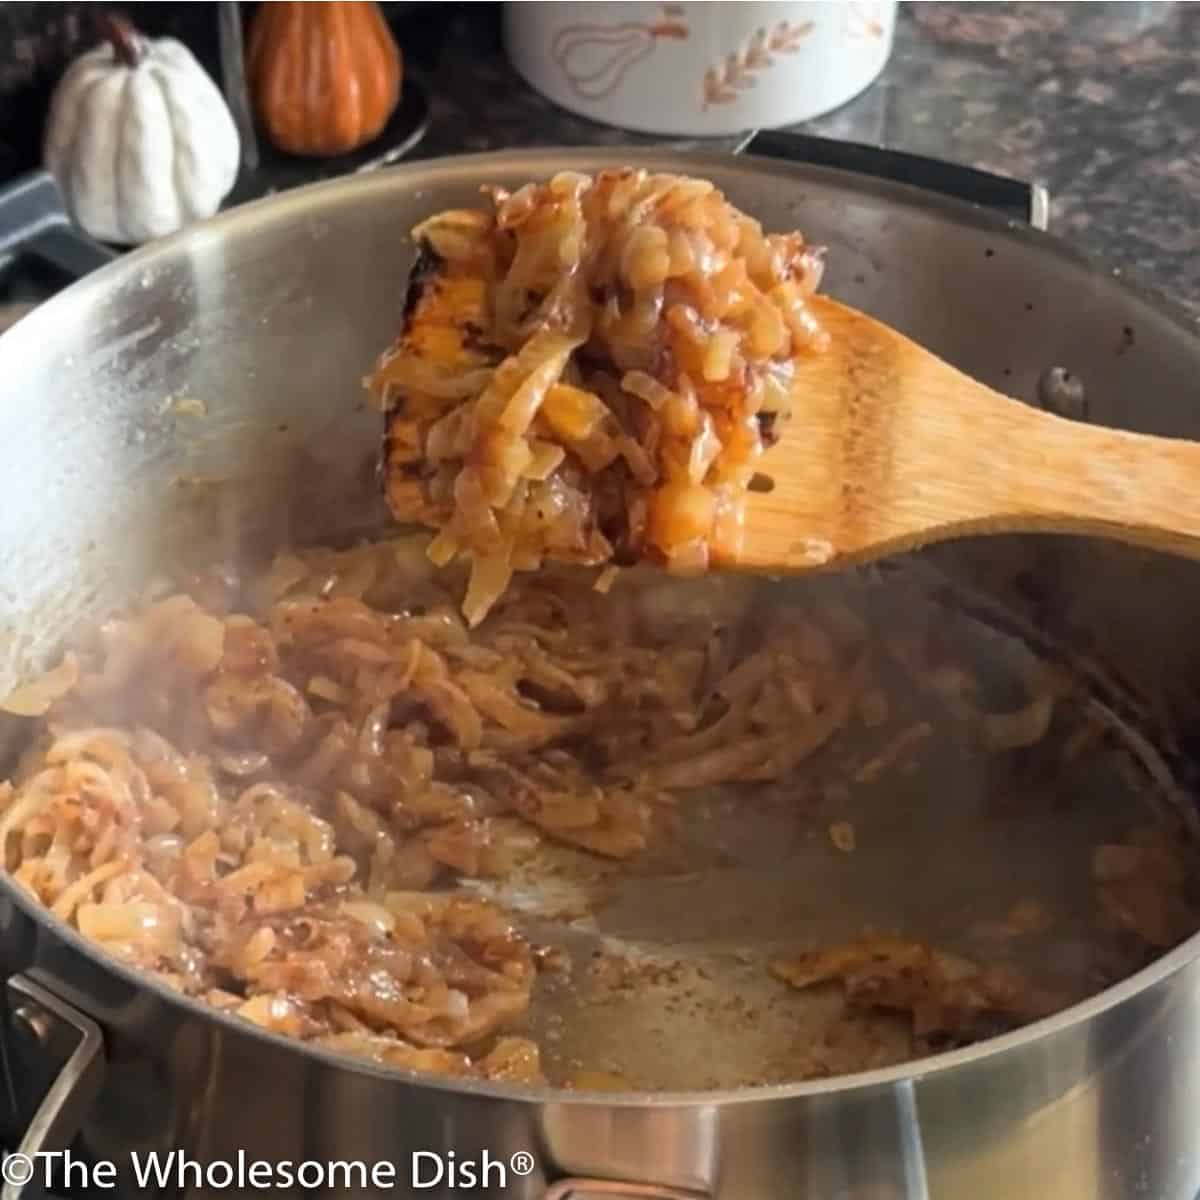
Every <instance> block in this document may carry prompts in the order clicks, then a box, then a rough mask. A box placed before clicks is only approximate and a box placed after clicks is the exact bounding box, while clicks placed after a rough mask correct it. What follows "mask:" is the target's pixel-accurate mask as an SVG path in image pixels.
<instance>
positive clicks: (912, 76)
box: [419, 3, 1200, 319]
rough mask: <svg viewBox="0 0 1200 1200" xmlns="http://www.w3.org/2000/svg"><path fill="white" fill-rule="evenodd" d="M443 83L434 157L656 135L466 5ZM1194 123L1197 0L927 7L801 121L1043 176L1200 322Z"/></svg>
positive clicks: (1090, 240)
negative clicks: (634, 125) (566, 93)
mask: <svg viewBox="0 0 1200 1200" xmlns="http://www.w3.org/2000/svg"><path fill="white" fill-rule="evenodd" d="M431 83H432V88H433V91H434V123H433V128H432V129H431V131H430V135H429V137H428V138H427V140H426V142H425V143H424V144H423V146H422V147H421V150H420V152H419V153H420V154H421V155H428V154H442V153H447V152H450V151H453V150H462V149H464V148H469V149H486V148H490V147H500V146H511V145H535V144H541V145H547V144H560V145H562V144H584V143H597V144H608V145H620V144H621V143H635V144H640V143H644V142H645V141H647V140H650V139H645V138H639V137H635V136H633V135H629V134H623V133H620V132H618V131H614V130H609V129H602V128H600V127H598V126H596V125H593V124H591V123H589V122H587V121H583V120H580V119H578V118H576V117H573V116H571V115H569V114H567V113H564V112H562V111H561V110H558V109H556V108H554V107H553V106H552V105H551V104H549V103H548V102H546V101H544V100H542V99H541V98H540V97H539V96H537V95H535V94H534V93H533V92H531V91H530V90H529V88H528V87H526V86H525V84H524V83H522V82H521V80H520V79H519V78H518V77H517V76H516V75H515V74H514V73H513V71H512V70H511V68H510V67H509V66H508V64H507V62H506V60H505V58H504V55H503V51H502V49H501V46H500V40H499V33H498V24H497V22H496V20H495V18H494V15H493V17H492V19H490V20H481V19H479V17H478V16H477V15H475V14H471V13H469V12H464V13H460V14H459V16H458V17H457V19H456V23H455V25H454V26H453V27H452V29H451V31H450V35H449V36H448V38H447V39H446V41H445V42H444V45H443V48H442V52H441V54H440V56H439V61H438V62H437V65H436V67H434V68H433V70H432V77H431ZM1198 127H1200V3H1197V4H1172V3H1124V4H1091V3H1084V4H1059V3H1031V4H990V3H984V4H958V3H922V4H906V5H904V6H903V7H902V11H901V16H900V22H899V27H898V32H897V38H896V48H895V53H894V55H893V57H892V60H891V63H890V64H889V66H888V68H887V70H886V72H885V73H884V75H883V76H882V77H881V78H880V80H879V81H878V82H877V83H876V84H875V85H874V86H873V87H872V88H871V89H870V90H869V91H867V92H866V93H864V94H863V95H862V96H860V97H859V98H858V99H856V100H854V101H852V102H851V103H850V104H848V105H847V106H846V107H845V108H843V109H841V110H839V111H838V112H836V113H832V114H830V115H829V116H827V117H824V118H822V119H820V120H818V121H814V122H811V123H810V124H808V125H806V126H804V127H803V128H804V129H805V130H806V131H808V132H813V133H818V134H822V135H828V136H832V137H841V138H846V139H850V140H854V141H863V142H871V143H876V144H882V145H885V146H888V147H892V148H895V149H901V150H909V151H912V152H915V153H919V154H927V155H934V156H938V157H942V158H948V159H952V160H955V161H958V162H963V163H970V164H972V165H975V166H979V167H983V168H986V169H989V170H993V171H998V172H1001V173H1003V174H1007V175H1013V176H1017V177H1020V178H1023V179H1033V180H1038V181H1041V182H1044V183H1045V184H1047V185H1048V187H1049V189H1050V193H1051V200H1052V207H1051V223H1050V228H1051V230H1052V231H1053V232H1055V233H1057V234H1059V235H1061V236H1063V237H1066V238H1067V239H1069V240H1070V241H1072V242H1074V243H1076V244H1077V245H1079V246H1080V247H1081V248H1083V249H1085V250H1087V251H1089V252H1091V253H1093V254H1095V255H1098V256H1099V257H1101V258H1102V259H1104V260H1105V261H1107V262H1109V263H1110V264H1112V265H1113V266H1119V267H1121V268H1122V269H1124V270H1127V271H1130V272H1131V273H1133V274H1135V275H1136V276H1137V277H1138V278H1139V279H1140V280H1141V281H1142V282H1144V283H1148V284H1150V285H1151V286H1152V287H1154V288H1155V289H1156V290H1158V291H1160V292H1164V293H1166V294H1167V295H1170V296H1173V297H1174V298H1176V299H1177V300H1180V301H1182V302H1183V303H1185V304H1186V305H1187V306H1188V307H1189V308H1190V309H1191V311H1192V312H1193V313H1195V314H1196V315H1197V319H1200V252H1198V251H1200V136H1198ZM725 144H727V143H725Z"/></svg>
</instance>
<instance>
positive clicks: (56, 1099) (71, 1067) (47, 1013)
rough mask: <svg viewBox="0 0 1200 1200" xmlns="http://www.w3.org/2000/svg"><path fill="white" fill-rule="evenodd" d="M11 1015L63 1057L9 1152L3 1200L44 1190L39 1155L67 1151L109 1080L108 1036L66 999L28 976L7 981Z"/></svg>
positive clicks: (2, 1173) (44, 1049) (43, 1047)
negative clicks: (27, 1126)
mask: <svg viewBox="0 0 1200 1200" xmlns="http://www.w3.org/2000/svg"><path fill="white" fill-rule="evenodd" d="M6 986H7V993H8V996H7V999H8V1019H9V1022H10V1024H11V1025H12V1026H13V1027H14V1028H15V1029H16V1030H17V1031H18V1032H19V1033H21V1034H24V1036H26V1037H28V1038H31V1039H32V1040H34V1041H35V1042H36V1043H37V1044H38V1047H39V1052H40V1053H43V1054H48V1055H50V1056H52V1057H54V1058H55V1059H61V1060H62V1063H63V1065H62V1066H61V1068H59V1071H58V1074H57V1075H56V1076H55V1079H54V1082H53V1083H52V1084H51V1085H50V1088H49V1090H48V1091H47V1092H46V1095H45V1096H44V1097H43V1098H42V1102H41V1104H40V1105H38V1110H37V1113H36V1114H35V1115H34V1118H33V1120H32V1121H31V1122H30V1124H29V1128H28V1129H27V1130H26V1131H25V1136H24V1138H22V1139H21V1144H20V1146H18V1147H17V1149H16V1150H15V1151H14V1152H13V1153H11V1154H6V1155H5V1156H4V1162H3V1165H2V1167H0V1177H2V1179H3V1187H2V1188H0V1200H30V1198H31V1197H32V1196H34V1195H35V1194H40V1188H41V1180H42V1179H43V1178H44V1172H43V1171H41V1170H39V1169H38V1164H39V1157H38V1156H39V1155H41V1154H45V1153H48V1152H51V1151H55V1150H59V1151H61V1150H66V1149H67V1147H68V1146H70V1144H71V1142H72V1141H74V1139H75V1135H76V1133H77V1132H78V1131H79V1126H80V1124H81V1123H82V1121H83V1118H84V1116H85V1114H86V1113H87V1111H88V1109H89V1108H90V1107H91V1106H92V1104H93V1102H94V1101H95V1099H96V1096H97V1095H98V1094H99V1091H100V1085H101V1083H102V1082H103V1079H104V1067H105V1058H104V1038H103V1035H102V1034H101V1033H100V1027H99V1025H97V1024H96V1022H95V1021H93V1020H92V1019H91V1018H90V1017H85V1016H84V1015H83V1014H82V1013H81V1012H79V1011H77V1010H76V1009H74V1008H72V1007H71V1005H69V1004H66V1003H65V1002H64V1001H62V1000H60V999H59V998H58V997H57V996H55V995H54V994H53V993H51V992H49V991H47V990H46V989H45V988H44V987H42V986H41V985H40V984H38V983H35V982H34V981H33V980H32V979H30V978H29V977H28V976H25V975H14V976H12V978H10V979H9V980H8V983H7V985H6Z"/></svg>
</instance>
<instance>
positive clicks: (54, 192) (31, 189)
mask: <svg viewBox="0 0 1200 1200" xmlns="http://www.w3.org/2000/svg"><path fill="white" fill-rule="evenodd" d="M0 231H2V232H0V260H3V259H5V258H7V257H8V256H10V255H12V254H16V253H18V252H26V253H29V254H35V255H37V257H38V258H41V259H44V260H45V261H46V262H48V263H51V264H52V265H53V266H55V267H57V268H58V269H59V270H60V271H64V272H65V273H66V274H67V275H69V276H70V277H71V278H72V279H79V278H81V277H82V276H84V275H86V274H88V272H89V271H94V270H96V269H97V268H98V267H102V266H104V265H105V264H106V263H110V262H112V261H113V259H115V258H116V257H117V253H116V251H115V250H111V249H109V247H108V246H103V245H101V244H100V243H99V242H94V241H92V239H91V238H90V237H88V236H87V234H85V233H83V232H81V231H80V230H79V229H78V228H76V226H75V225H73V224H72V223H71V218H70V217H69V216H67V210H66V208H65V207H64V206H63V202H62V197H61V196H60V195H59V193H58V185H57V184H56V183H55V182H54V177H53V176H52V175H51V174H50V172H49V171H30V172H29V174H27V175H22V176H21V177H20V178H19V179H16V180H14V181H13V182H12V183H10V184H8V185H7V186H6V187H3V188H0Z"/></svg>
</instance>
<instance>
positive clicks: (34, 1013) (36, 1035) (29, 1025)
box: [10, 1004, 53, 1046]
mask: <svg viewBox="0 0 1200 1200" xmlns="http://www.w3.org/2000/svg"><path fill="white" fill-rule="evenodd" d="M10 1019H11V1020H12V1023H13V1026H14V1028H16V1029H18V1030H19V1031H20V1032H21V1033H23V1034H24V1035H25V1036H26V1037H29V1038H32V1039H33V1040H34V1041H35V1042H37V1044H38V1045H39V1046H44V1045H45V1044H46V1043H47V1042H48V1041H49V1040H50V1030H51V1028H52V1027H53V1022H52V1019H51V1017H50V1014H49V1013H47V1012H46V1011H45V1010H44V1009H41V1008H38V1006H37V1005H36V1004H22V1005H21V1006H20V1008H15V1009H13V1012H12V1017H11V1018H10Z"/></svg>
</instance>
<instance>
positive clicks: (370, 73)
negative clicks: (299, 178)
mask: <svg viewBox="0 0 1200 1200" xmlns="http://www.w3.org/2000/svg"><path fill="white" fill-rule="evenodd" d="M247 66H248V73H249V78H250V86H251V90H252V93H253V96H254V101H255V106H256V108H257V110H258V117H259V120H260V121H261V122H262V126H263V128H264V129H265V130H266V133H267V136H268V137H269V138H270V139H271V141H272V142H274V143H275V145H276V146H278V147H279V148H280V149H281V150H287V151H289V152H290V153H292V154H307V155H313V156H324V155H333V154H345V153H347V152H348V151H350V150H354V149H355V148H356V147H358V146H361V145H363V144H365V143H366V142H369V141H370V140H371V139H372V138H373V137H375V136H376V134H378V133H379V132H380V130H382V129H383V127H384V125H386V124H387V120H388V118H389V117H390V116H391V115H392V112H393V111H394V109H395V107H396V103H397V101H398V100H399V98H400V79H401V64H400V50H399V47H397V45H396V43H395V40H394V39H393V38H392V34H391V31H390V30H389V29H388V27H387V22H386V21H384V19H383V14H382V13H381V12H380V11H379V6H378V5H377V4H375V3H373V2H372V0H365V2H364V0H352V2H350V3H332V2H330V3H325V2H317V3H311V4H305V3H291V2H289V0H284V2H282V3H263V4H260V5H259V6H258V10H257V11H256V12H255V14H254V20H253V24H252V26H251V30H250V46H249V54H248V64H247Z"/></svg>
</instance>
